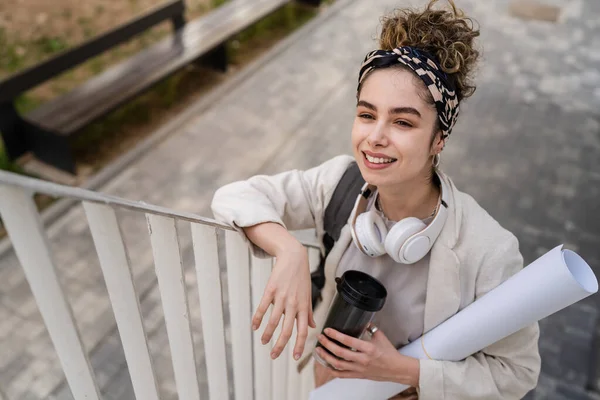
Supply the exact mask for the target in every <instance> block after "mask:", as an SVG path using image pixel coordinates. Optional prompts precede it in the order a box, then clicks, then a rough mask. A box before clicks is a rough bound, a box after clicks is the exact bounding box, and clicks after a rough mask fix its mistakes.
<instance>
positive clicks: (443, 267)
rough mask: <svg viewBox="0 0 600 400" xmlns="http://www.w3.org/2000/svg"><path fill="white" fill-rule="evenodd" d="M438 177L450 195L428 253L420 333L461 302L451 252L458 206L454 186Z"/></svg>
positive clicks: (457, 225)
mask: <svg viewBox="0 0 600 400" xmlns="http://www.w3.org/2000/svg"><path fill="white" fill-rule="evenodd" d="M440 175H441V178H442V179H445V181H446V183H447V185H448V187H449V188H450V192H451V193H450V196H449V201H448V211H449V212H448V217H447V220H446V222H445V223H444V228H443V229H442V231H441V232H440V235H439V237H438V239H437V240H436V242H435V244H434V245H433V247H432V248H431V252H430V258H429V273H428V276H427V295H426V298H425V316H424V327H423V329H424V332H428V331H429V330H431V329H433V328H434V327H436V326H437V325H439V324H440V323H442V322H444V321H445V320H446V319H448V318H450V317H451V316H452V315H454V314H456V312H457V311H458V310H459V308H460V300H461V298H460V297H461V290H460V261H459V260H458V257H457V256H456V253H455V252H454V251H453V247H454V245H455V243H456V241H457V240H458V232H459V230H460V221H461V207H460V206H461V205H460V201H459V199H458V197H457V191H456V188H455V187H454V184H453V183H452V182H451V181H450V179H449V178H448V177H446V176H445V175H443V174H440Z"/></svg>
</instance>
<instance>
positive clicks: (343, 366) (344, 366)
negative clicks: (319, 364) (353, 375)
mask: <svg viewBox="0 0 600 400" xmlns="http://www.w3.org/2000/svg"><path fill="white" fill-rule="evenodd" d="M317 352H318V354H319V357H321V358H322V359H323V360H325V362H326V363H327V364H329V365H330V366H331V367H332V368H333V369H335V370H337V371H343V372H346V371H352V372H354V371H356V370H357V368H359V365H357V364H356V363H353V362H348V361H345V360H340V359H339V358H337V357H335V356H333V355H331V354H330V353H329V352H328V351H327V350H324V349H323V348H321V347H319V348H317Z"/></svg>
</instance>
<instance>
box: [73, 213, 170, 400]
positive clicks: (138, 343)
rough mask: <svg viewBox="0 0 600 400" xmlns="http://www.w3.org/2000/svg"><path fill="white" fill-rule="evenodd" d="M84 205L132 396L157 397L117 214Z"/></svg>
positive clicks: (152, 398)
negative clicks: (121, 345) (117, 332)
mask: <svg viewBox="0 0 600 400" xmlns="http://www.w3.org/2000/svg"><path fill="white" fill-rule="evenodd" d="M83 207H84V209H85V213H86V215H87V219H88V222H89V225H90V230H91V232H92V237H93V239H94V244H95V246H96V251H97V252H98V258H99V259H100V266H101V267H102V273H103V275H104V281H105V282H106V288H107V289H108V294H109V296H110V301H111V304H112V308H113V312H114V314H115V319H116V321H117V326H118V328H119V334H120V336H121V342H122V343H123V350H124V352H125V359H126V360H127V365H128V366H129V374H130V376H131V383H132V385H133V390H134V392H135V396H136V398H137V399H139V400H142V399H144V400H145V399H148V400H159V398H160V396H159V394H158V385H157V381H156V376H155V374H154V370H153V368H152V360H151V358H150V351H149V349H148V341H147V338H146V333H145V331H144V325H143V322H142V314H141V311H140V304H139V301H138V298H137V295H136V291H135V285H134V282H133V276H132V273H131V267H130V265H129V258H128V255H127V250H126V248H125V244H124V243H123V237H122V235H121V231H120V228H119V224H118V222H117V216H116V214H115V211H114V210H113V209H112V208H111V207H109V206H105V205H100V204H94V203H88V202H84V203H83Z"/></svg>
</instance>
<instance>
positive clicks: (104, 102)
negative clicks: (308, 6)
mask: <svg viewBox="0 0 600 400" xmlns="http://www.w3.org/2000/svg"><path fill="white" fill-rule="evenodd" d="M288 2H289V0H258V1H248V0H232V1H230V2H229V3H226V4H225V5H223V6H221V7H219V8H217V9H216V10H214V11H213V12H211V13H209V14H207V15H205V16H204V17H201V18H200V19H198V20H196V21H191V22H188V23H187V24H186V25H185V26H184V27H183V28H182V29H181V30H179V31H178V32H177V33H176V34H175V36H170V37H168V38H165V39H163V40H162V41H159V42H158V43H156V44H155V45H153V46H151V47H149V48H148V49H146V50H144V51H142V52H140V53H139V54H137V55H136V56H134V57H133V58H130V59H128V60H126V61H124V62H122V63H120V64H117V65H116V66H114V67H111V68H110V69H109V70H107V71H105V72H103V73H102V74H100V75H98V76H96V77H95V78H92V79H91V80H89V81H88V82H86V83H85V84H83V85H82V86H80V87H79V88H77V89H75V90H73V91H72V92H70V93H67V94H65V95H63V96H61V97H58V98H57V99H55V100H52V101H50V102H49V103H47V104H45V105H42V106H40V107H39V108H38V109H36V110H34V111H33V112H32V113H30V114H29V115H28V116H27V119H29V120H31V121H32V122H34V123H36V124H38V125H40V126H42V127H44V128H46V129H49V130H51V131H54V132H56V133H59V134H62V135H71V134H72V133H74V132H76V131H78V130H80V129H81V128H82V127H83V126H85V125H87V124H89V123H90V122H91V121H93V120H95V119H97V118H99V117H101V116H102V115H105V114H106V113H107V112H110V111H111V110H113V109H115V108H116V107H118V106H119V105H121V104H122V103H124V102H125V101H127V100H129V99H131V98H133V97H134V96H136V95H138V94H139V93H141V92H142V91H144V90H145V89H147V88H148V87H149V86H151V85H152V84H154V83H156V82H157V81H159V80H160V79H161V78H164V77H166V76H168V75H170V74H172V73H174V72H176V71H177V70H179V69H181V68H182V67H184V66H185V65H187V64H189V63H190V62H193V61H194V60H196V59H198V58H199V57H200V56H201V55H203V54H205V53H206V52H207V51H209V50H210V49H212V48H214V47H216V46H217V45H218V44H220V43H222V42H223V41H225V40H227V39H228V38H230V37H232V36H233V35H234V34H236V33H237V32H239V31H241V30H243V29H244V28H246V27H248V26H250V25H251V24H252V23H254V22H256V21H258V20H259V19H260V18H262V17H264V16H265V15H267V14H269V13H271V12H273V11H274V10H276V9H278V8H280V7H281V6H283V5H285V4H286V3H288Z"/></svg>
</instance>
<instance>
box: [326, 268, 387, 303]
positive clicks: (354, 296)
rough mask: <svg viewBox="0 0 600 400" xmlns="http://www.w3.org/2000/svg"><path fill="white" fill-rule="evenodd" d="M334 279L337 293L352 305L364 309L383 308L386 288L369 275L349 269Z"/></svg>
mask: <svg viewBox="0 0 600 400" xmlns="http://www.w3.org/2000/svg"><path fill="white" fill-rule="evenodd" d="M335 281H336V282H337V290H338V293H339V294H340V295H341V296H342V297H343V298H344V300H346V301H347V302H348V303H350V304H352V305H353V306H355V307H358V308H360V309H361V310H365V311H379V310H381V309H382V308H383V305H384V304H385V298H386V296H387V290H386V289H385V286H383V285H382V284H381V282H379V281H378V280H377V279H375V278H373V277H372V276H371V275H369V274H366V273H364V272H361V271H356V270H349V271H346V272H344V274H343V275H342V276H341V278H336V280H335Z"/></svg>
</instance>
